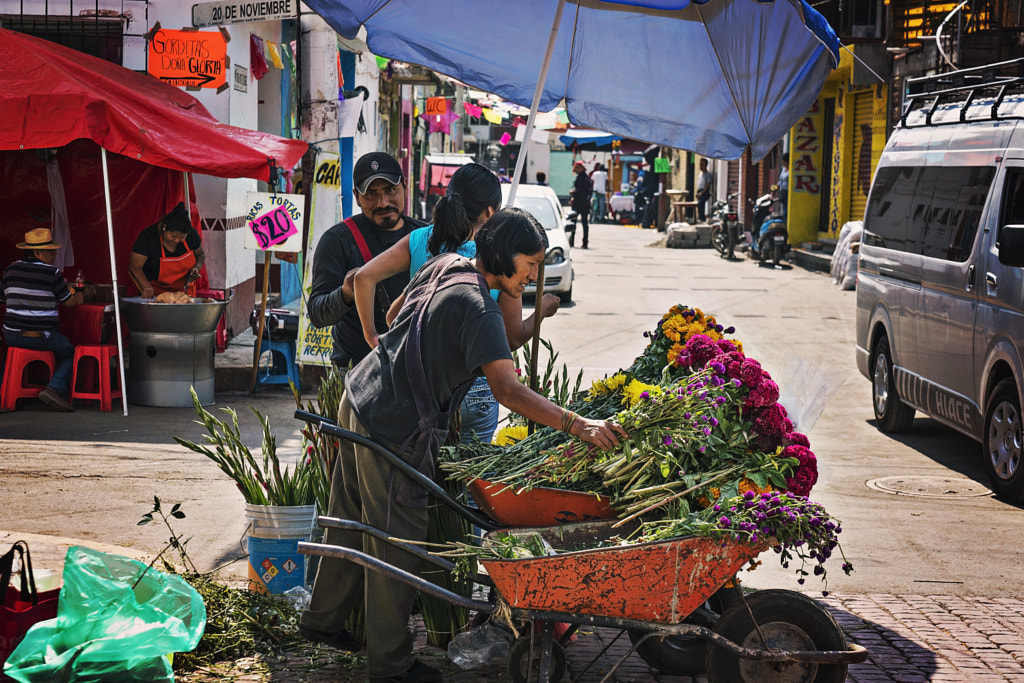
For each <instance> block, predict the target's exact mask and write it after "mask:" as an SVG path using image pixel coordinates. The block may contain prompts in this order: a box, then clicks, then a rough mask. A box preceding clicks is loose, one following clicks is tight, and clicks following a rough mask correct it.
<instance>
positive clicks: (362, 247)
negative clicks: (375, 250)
mask: <svg viewBox="0 0 1024 683" xmlns="http://www.w3.org/2000/svg"><path fill="white" fill-rule="evenodd" d="M342 222H343V223H344V224H345V225H347V226H348V229H349V232H351V233H352V237H354V238H355V239H356V246H357V247H359V253H360V254H362V255H363V263H369V262H370V259H372V258H373V254H371V253H370V247H368V246H366V239H365V238H364V237H363V233H362V232H360V231H359V226H357V225H356V222H355V221H354V220H352V219H351V218H346V219H345V220H344V221H342Z"/></svg>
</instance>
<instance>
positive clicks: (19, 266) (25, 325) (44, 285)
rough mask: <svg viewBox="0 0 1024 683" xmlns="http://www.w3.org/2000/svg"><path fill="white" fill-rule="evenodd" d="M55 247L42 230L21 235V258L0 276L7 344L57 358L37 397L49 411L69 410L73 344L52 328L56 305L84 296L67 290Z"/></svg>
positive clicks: (55, 316)
mask: <svg viewBox="0 0 1024 683" xmlns="http://www.w3.org/2000/svg"><path fill="white" fill-rule="evenodd" d="M60 247H61V245H59V244H57V243H56V242H54V241H53V235H52V234H51V233H50V231H49V230H48V229H47V228H36V229H35V230H30V231H29V232H27V233H25V241H24V242H19V243H18V248H19V249H21V251H22V257H21V260H19V261H15V262H14V263H12V264H11V265H9V266H8V267H7V269H6V270H5V271H4V274H3V277H2V278H0V303H4V304H6V305H7V314H6V315H5V316H4V324H3V334H4V339H5V340H6V341H7V345H8V346H18V347H21V348H25V349H35V350H37V351H52V352H53V355H54V356H55V358H56V361H57V364H56V368H55V370H54V372H53V377H51V378H50V382H49V384H47V385H46V388H44V389H43V390H42V391H41V392H40V393H39V399H40V400H41V401H42V402H43V403H45V404H46V405H48V406H50V408H52V409H53V410H59V411H62V412H70V411H71V410H73V408H72V407H71V404H70V403H69V402H68V400H67V398H66V396H67V393H68V386H69V385H70V383H71V371H72V367H71V365H72V361H73V360H74V357H75V346H74V344H72V343H71V341H70V340H69V339H68V338H67V337H65V336H64V335H62V334H61V333H60V332H58V331H57V304H58V303H62V304H64V305H65V306H77V305H78V304H80V303H82V301H83V300H84V297H83V295H82V293H81V292H74V293H72V292H71V290H70V289H69V288H68V283H67V281H66V280H65V279H64V274H63V273H61V271H60V270H58V269H57V268H56V267H55V266H54V265H53V264H54V262H55V261H56V259H57V254H56V250H57V249H60Z"/></svg>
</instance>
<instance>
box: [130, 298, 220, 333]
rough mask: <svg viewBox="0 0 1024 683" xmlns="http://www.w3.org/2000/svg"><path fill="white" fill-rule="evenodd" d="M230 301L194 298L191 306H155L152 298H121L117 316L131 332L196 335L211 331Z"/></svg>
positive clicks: (214, 328)
mask: <svg viewBox="0 0 1024 683" xmlns="http://www.w3.org/2000/svg"><path fill="white" fill-rule="evenodd" d="M230 301H231V299H227V300H225V301H216V300H214V299H196V300H195V303H191V304H158V303H156V302H155V301H153V300H152V299H142V298H140V297H135V296H133V297H128V298H124V299H121V315H122V318H123V320H124V321H125V323H126V324H127V325H128V329H129V330H131V331H133V332H161V333H167V334H200V333H202V332H214V331H215V330H216V329H217V322H218V321H219V320H220V314H221V313H222V312H223V311H224V307H225V306H227V305H228V303H230Z"/></svg>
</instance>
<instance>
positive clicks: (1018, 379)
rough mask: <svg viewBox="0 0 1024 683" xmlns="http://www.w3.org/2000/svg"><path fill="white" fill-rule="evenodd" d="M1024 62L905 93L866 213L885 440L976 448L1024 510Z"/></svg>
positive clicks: (867, 348)
mask: <svg viewBox="0 0 1024 683" xmlns="http://www.w3.org/2000/svg"><path fill="white" fill-rule="evenodd" d="M1022 76H1024V60H1015V61H1013V62H1004V63H1001V64H996V65H990V66H987V67H980V68H975V69H967V70H963V71H957V72H953V73H951V74H943V75H941V76H933V77H927V78H922V79H914V80H910V81H908V82H907V88H908V92H909V93H911V94H910V96H909V97H908V98H907V103H906V106H905V109H904V113H903V115H902V117H901V119H900V121H899V123H898V125H897V126H896V128H895V130H894V131H893V134H892V136H891V137H890V139H889V142H888V143H887V144H886V147H885V151H884V152H883V153H882V156H881V159H880V160H879V163H878V167H877V169H876V171H875V177H874V180H873V181H872V184H871V191H870V193H869V195H868V203H867V208H866V209H865V213H864V234H863V236H862V238H861V244H860V268H859V271H858V279H857V367H858V369H859V370H860V372H861V373H862V374H863V375H864V376H865V377H867V378H868V379H870V380H871V383H872V396H873V404H874V412H875V418H876V420H877V424H878V427H879V429H881V430H882V431H883V432H889V433H897V432H905V431H908V430H909V429H910V427H911V424H912V423H913V420H914V414H915V411H917V410H920V411H921V412H923V413H926V414H927V415H929V416H931V417H932V418H934V419H936V420H938V421H940V422H942V423H944V424H947V425H949V426H950V427H952V428H954V429H956V430H959V431H961V432H963V433H964V434H967V435H968V436H971V437H973V438H974V439H977V440H978V441H980V442H981V444H982V454H983V457H984V462H985V467H986V469H987V470H988V474H989V478H990V481H991V486H992V489H993V491H995V493H996V494H997V495H999V496H1001V497H1003V498H1006V499H1009V500H1012V501H1021V500H1024V457H1022V456H1024V438H1022V433H1021V419H1022V412H1021V395H1022V391H1024V268H1022V266H1024V249H1021V245H1022V244H1024V78H1022Z"/></svg>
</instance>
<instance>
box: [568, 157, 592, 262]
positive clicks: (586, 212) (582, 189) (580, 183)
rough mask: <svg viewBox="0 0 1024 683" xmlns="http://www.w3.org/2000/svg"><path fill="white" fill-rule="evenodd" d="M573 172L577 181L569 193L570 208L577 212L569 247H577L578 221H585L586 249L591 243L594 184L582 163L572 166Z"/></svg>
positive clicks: (584, 240) (578, 162)
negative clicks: (591, 204)
mask: <svg viewBox="0 0 1024 683" xmlns="http://www.w3.org/2000/svg"><path fill="white" fill-rule="evenodd" d="M572 172H573V173H575V174H576V180H575V181H574V182H573V184H572V190H570V191H569V208H571V209H572V210H573V211H575V212H576V215H575V216H574V217H573V219H572V232H571V233H570V235H569V246H570V247H574V246H576V219H577V218H579V219H581V220H582V221H583V244H582V247H583V248H584V249H586V248H587V246H588V244H589V242H590V199H591V195H592V194H593V188H594V184H593V183H592V182H591V181H590V176H588V175H587V169H586V168H585V167H584V166H583V162H582V161H577V162H576V163H575V164H573V166H572Z"/></svg>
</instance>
